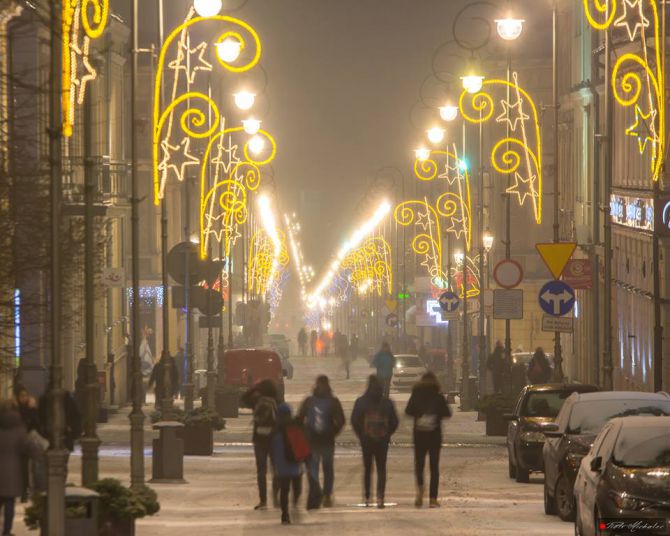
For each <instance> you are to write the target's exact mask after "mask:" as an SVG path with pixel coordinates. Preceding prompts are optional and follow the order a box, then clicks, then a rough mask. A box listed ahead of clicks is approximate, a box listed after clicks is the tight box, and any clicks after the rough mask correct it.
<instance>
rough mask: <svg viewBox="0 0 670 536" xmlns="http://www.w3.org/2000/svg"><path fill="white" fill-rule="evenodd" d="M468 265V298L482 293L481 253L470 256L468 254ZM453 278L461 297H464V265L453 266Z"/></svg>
mask: <svg viewBox="0 0 670 536" xmlns="http://www.w3.org/2000/svg"><path fill="white" fill-rule="evenodd" d="M466 258H467V262H468V265H467V267H466V274H467V278H466V279H467V288H468V298H476V297H477V296H479V294H480V290H479V289H480V288H481V287H480V273H479V255H475V256H474V257H470V256H469V255H466ZM451 278H452V279H451V280H452V281H453V282H454V286H455V287H456V288H457V289H458V296H459V298H461V299H463V267H462V266H452V267H451Z"/></svg>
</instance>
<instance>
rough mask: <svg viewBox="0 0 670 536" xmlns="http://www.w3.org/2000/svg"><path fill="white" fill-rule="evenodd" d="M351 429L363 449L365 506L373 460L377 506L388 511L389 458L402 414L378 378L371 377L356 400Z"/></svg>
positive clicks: (368, 494)
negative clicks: (386, 500)
mask: <svg viewBox="0 0 670 536" xmlns="http://www.w3.org/2000/svg"><path fill="white" fill-rule="evenodd" d="M351 426H352V427H353V429H354V432H355V433H356V436H358V440H359V441H360V443H361V449H362V450H363V491H364V494H365V497H364V498H365V505H366V506H369V504H370V483H371V479H372V460H373V459H374V461H375V465H376V467H377V507H378V508H384V493H385V491H386V458H387V456H388V449H389V442H390V441H391V436H392V435H393V434H394V433H395V431H396V430H397V429H398V414H397V413H396V410H395V406H394V405H393V402H392V401H391V400H390V399H388V398H386V397H385V396H384V386H383V384H382V383H381V381H380V380H379V378H377V376H374V375H372V376H370V377H369V378H368V388H367V390H366V391H365V393H364V394H363V396H361V397H359V398H358V399H356V402H355V403H354V409H353V411H352V413H351Z"/></svg>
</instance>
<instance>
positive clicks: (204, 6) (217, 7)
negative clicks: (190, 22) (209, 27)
mask: <svg viewBox="0 0 670 536" xmlns="http://www.w3.org/2000/svg"><path fill="white" fill-rule="evenodd" d="M193 7H194V8H195V12H196V13H197V14H198V15H200V16H201V17H214V16H215V15H218V14H219V12H220V11H221V8H222V7H223V2H222V0H194V1H193Z"/></svg>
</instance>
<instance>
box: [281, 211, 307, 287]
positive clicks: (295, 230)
mask: <svg viewBox="0 0 670 536" xmlns="http://www.w3.org/2000/svg"><path fill="white" fill-rule="evenodd" d="M284 222H285V223H286V230H287V233H288V241H289V246H290V247H291V256H292V258H293V266H294V268H295V271H296V273H297V274H298V281H299V283H300V296H301V297H302V299H303V300H304V299H305V298H306V296H307V284H309V283H311V281H312V277H313V275H314V274H313V272H312V270H311V268H310V267H309V266H305V259H304V257H303V254H302V249H301V248H300V242H298V234H299V233H300V224H299V223H298V221H297V220H296V217H295V214H294V215H293V217H292V218H291V217H290V216H289V215H288V214H285V215H284Z"/></svg>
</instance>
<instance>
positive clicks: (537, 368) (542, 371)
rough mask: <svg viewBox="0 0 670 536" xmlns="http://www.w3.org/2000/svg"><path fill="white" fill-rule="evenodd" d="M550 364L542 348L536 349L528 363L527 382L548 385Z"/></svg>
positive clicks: (550, 371) (550, 372)
mask: <svg viewBox="0 0 670 536" xmlns="http://www.w3.org/2000/svg"><path fill="white" fill-rule="evenodd" d="M551 374H552V370H551V364H550V363H549V359H548V358H547V356H546V355H545V353H544V350H543V349H542V348H539V347H538V348H537V349H536V350H535V353H534V354H533V357H532V358H531V360H530V362H529V363H528V372H527V376H528V381H529V382H530V383H531V384H534V383H548V382H549V381H550V380H551Z"/></svg>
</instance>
